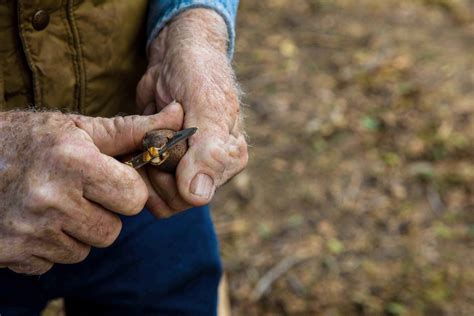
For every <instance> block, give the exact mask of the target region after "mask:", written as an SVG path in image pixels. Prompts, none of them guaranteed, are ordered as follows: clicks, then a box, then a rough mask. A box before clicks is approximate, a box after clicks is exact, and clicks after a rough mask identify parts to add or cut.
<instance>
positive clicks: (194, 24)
mask: <svg viewBox="0 0 474 316" xmlns="http://www.w3.org/2000/svg"><path fill="white" fill-rule="evenodd" d="M227 46H228V34H227V27H226V24H225V22H224V20H223V19H222V17H221V16H220V15H219V14H217V13H216V12H214V11H213V10H209V9H192V10H189V11H185V12H183V13H181V14H180V15H178V16H177V17H176V18H174V19H173V20H172V21H171V22H170V23H169V24H168V25H167V26H166V27H164V28H163V30H162V31H161V32H160V34H159V35H158V37H157V39H156V40H155V45H151V47H150V52H149V53H150V58H151V60H150V63H152V64H154V63H156V62H160V61H162V59H163V57H164V55H165V54H166V53H170V52H169V50H170V49H172V50H181V49H187V48H189V47H192V48H193V49H194V50H196V49H201V50H207V51H208V52H207V53H208V54H219V55H222V56H225V55H226V52H227Z"/></svg>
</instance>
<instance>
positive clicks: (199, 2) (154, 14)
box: [147, 0, 239, 58]
mask: <svg viewBox="0 0 474 316" xmlns="http://www.w3.org/2000/svg"><path fill="white" fill-rule="evenodd" d="M238 5H239V0H150V4H149V9H148V23H147V36H148V37H147V38H148V42H147V47H148V45H149V44H150V42H151V41H152V40H153V39H154V38H155V37H156V36H157V35H158V33H159V32H160V30H161V29H162V28H163V27H164V26H165V25H166V23H168V22H169V21H170V20H171V19H172V18H174V17H175V16H176V15H178V14H179V13H181V12H183V11H185V10H188V9H191V8H208V9H212V10H215V11H216V12H217V13H219V14H220V15H221V16H222V18H223V19H224V21H225V23H226V24H227V33H228V34H229V44H228V50H227V54H228V56H229V58H232V55H233V52H234V41H235V17H236V15H237V7H238Z"/></svg>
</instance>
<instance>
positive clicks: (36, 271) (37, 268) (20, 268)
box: [8, 259, 53, 275]
mask: <svg viewBox="0 0 474 316" xmlns="http://www.w3.org/2000/svg"><path fill="white" fill-rule="evenodd" d="M52 267H53V264H52V263H50V262H46V261H41V262H36V261H34V260H31V259H30V260H26V261H23V262H20V263H16V264H12V265H10V266H8V268H9V269H10V270H12V271H13V272H16V273H20V274H26V275H41V274H45V273H46V272H48V271H49V270H51V268H52Z"/></svg>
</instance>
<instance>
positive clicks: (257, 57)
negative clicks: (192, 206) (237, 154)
mask: <svg viewBox="0 0 474 316" xmlns="http://www.w3.org/2000/svg"><path fill="white" fill-rule="evenodd" d="M473 52H474V1H471V0H464V1H463V0H452V1H449V0H424V1H423V0H419V1H417V0H410V1H409V0H396V1H395V0H384V1H380V0H358V1H350V0H330V1H329V0H299V1H283V0H259V1H250V0H243V1H241V6H240V10H239V17H238V30H237V44H236V54H235V66H236V70H237V77H238V78H239V79H240V81H241V83H242V88H243V91H244V92H245V96H244V98H243V99H244V102H245V104H246V109H245V113H246V115H247V118H246V128H247V131H248V135H249V143H250V144H251V148H250V163H249V167H248V168H247V170H246V171H245V172H243V173H242V174H240V175H239V176H238V177H236V178H235V179H234V180H233V181H232V182H231V183H229V184H228V185H226V186H225V187H224V188H222V189H221V190H220V191H219V192H218V194H217V199H216V201H215V203H214V218H215V222H216V227H217V230H218V233H219V236H220V240H221V249H222V254H223V260H224V265H225V270H226V274H227V277H228V281H229V289H230V295H231V304H232V309H233V312H234V315H246V316H250V315H474V291H473V289H474V251H473V250H474V194H473V191H474V53H473Z"/></svg>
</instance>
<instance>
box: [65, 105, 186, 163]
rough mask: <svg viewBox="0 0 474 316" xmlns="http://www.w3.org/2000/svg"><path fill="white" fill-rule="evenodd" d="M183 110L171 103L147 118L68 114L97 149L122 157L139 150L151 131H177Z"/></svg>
mask: <svg viewBox="0 0 474 316" xmlns="http://www.w3.org/2000/svg"><path fill="white" fill-rule="evenodd" d="M183 117H184V113H183V109H182V107H181V105H180V104H179V103H177V102H173V103H170V104H169V105H167V106H166V107H165V108H164V109H163V110H162V111H161V112H160V113H158V114H154V115H150V116H140V115H130V116H117V117H113V118H103V117H97V118H92V117H88V116H82V115H71V118H72V120H73V121H74V123H75V124H76V126H77V127H78V128H80V129H82V130H83V131H85V132H86V133H87V134H88V135H89V136H90V138H91V140H92V142H93V143H94V144H95V145H96V146H97V148H99V150H100V151H101V152H102V153H103V154H106V155H109V156H117V155H123V154H127V153H130V152H133V151H135V150H137V149H141V146H142V140H143V137H145V134H146V133H147V132H149V131H152V130H154V129H172V130H180V129H181V126H182V124H183Z"/></svg>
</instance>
